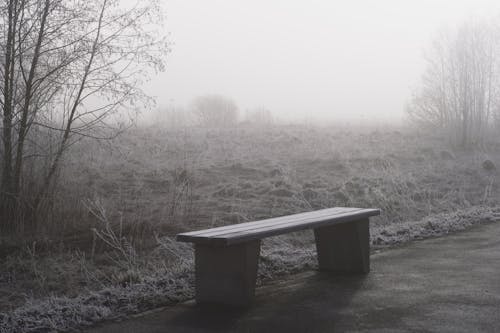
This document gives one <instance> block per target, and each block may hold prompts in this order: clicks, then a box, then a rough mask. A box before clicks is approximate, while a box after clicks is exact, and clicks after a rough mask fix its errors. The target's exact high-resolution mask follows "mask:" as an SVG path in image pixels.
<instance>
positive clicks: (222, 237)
mask: <svg viewBox="0 0 500 333" xmlns="http://www.w3.org/2000/svg"><path fill="white" fill-rule="evenodd" d="M328 210H330V212H331V213H330V214H328V213H327V212H326V211H328ZM317 212H325V214H312V213H316V212H312V213H309V214H308V213H302V214H296V215H301V216H300V218H298V219H297V218H296V219H291V220H290V219H288V220H287V219H283V218H277V219H268V220H267V223H264V224H258V222H247V223H245V224H246V226H245V228H243V229H241V228H240V229H238V228H224V229H219V230H220V232H215V231H214V232H207V231H210V230H211V229H206V230H202V231H203V233H202V234H201V235H196V234H193V233H185V234H179V235H177V240H179V241H184V242H193V243H197V244H210V245H213V246H228V245H232V244H238V243H242V242H247V241H251V240H257V239H262V238H265V237H271V236H276V235H280V234H283V233H288V232H294V231H299V230H304V229H312V228H318V227H322V226H327V225H334V224H338V223H345V222H349V221H354V220H359V219H362V218H367V217H370V216H375V215H379V214H380V211H379V210H378V209H361V208H349V209H347V210H341V211H340V212H339V211H338V210H336V211H335V210H332V209H327V210H321V211H317ZM292 216H293V215H292ZM273 220H274V221H273ZM237 226H238V225H235V227H237ZM228 227H230V226H228ZM214 229H218V228H214ZM207 234H208V235H209V236H207Z"/></svg>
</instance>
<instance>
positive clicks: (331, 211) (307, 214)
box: [180, 207, 360, 236]
mask: <svg viewBox="0 0 500 333" xmlns="http://www.w3.org/2000/svg"><path fill="white" fill-rule="evenodd" d="M359 209H360V208H348V207H335V208H327V209H321V210H317V211H312V212H304V213H298V214H293V215H285V216H279V217H273V218H269V219H264V220H259V221H251V222H243V223H238V224H232V225H226V226H222V227H215V228H209V229H203V230H196V231H190V232H185V233H182V234H180V235H182V236H209V234H211V233H216V232H223V231H226V230H232V229H234V228H245V227H249V228H251V227H253V226H257V225H266V224H272V223H277V222H282V221H295V220H300V219H304V218H309V217H313V216H318V217H319V216H323V215H329V214H335V213H336V212H344V211H355V210H359Z"/></svg>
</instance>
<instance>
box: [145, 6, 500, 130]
mask: <svg viewBox="0 0 500 333" xmlns="http://www.w3.org/2000/svg"><path fill="white" fill-rule="evenodd" d="M163 10H164V11H165V15H166V22H165V26H164V29H166V30H167V31H168V32H169V33H170V40H171V42H172V43H173V44H172V51H171V53H170V54H169V55H168V57H167V69H166V71H165V72H163V73H159V75H157V76H153V79H152V80H151V82H149V83H148V84H147V86H146V91H147V92H148V93H150V94H151V95H153V96H155V97H156V99H157V102H158V107H159V108H160V109H162V108H166V107H171V106H184V107H188V106H189V103H190V102H191V100H192V99H193V98H194V97H196V96H199V95H205V94H220V95H224V96H227V97H230V98H232V99H233V100H234V101H235V102H236V104H237V105H238V106H239V109H240V112H242V113H244V111H245V110H247V109H252V108H256V107H265V108H267V109H268V110H270V111H271V112H272V114H273V115H274V116H275V117H276V118H278V119H287V120H294V121H314V120H317V119H322V120H327V119H328V120H355V121H363V122H364V121H367V122H373V121H375V122H381V123H385V122H387V121H391V122H401V121H402V120H403V119H405V117H406V115H405V112H404V107H405V104H406V103H407V102H408V99H409V97H410V95H411V93H412V91H413V90H414V89H415V88H416V87H417V86H418V84H419V79H420V78H421V76H422V73H423V71H424V66H425V50H426V48H428V46H429V45H430V43H431V41H432V39H433V38H434V37H435V36H436V35H437V34H438V33H439V31H441V30H445V29H453V28H456V26H457V25H459V23H460V22H463V20H466V19H467V20H470V19H472V20H482V19H484V18H485V17H487V18H488V19H491V18H492V14H493V13H497V12H500V3H499V2H497V1H489V0H479V1H478V0H460V1H453V0H436V1H434V0H433V1H430V0H428V1H396V0H393V1H392V0H381V1H360V0H355V1H309V2H307V6H305V5H304V2H302V1H263V0H256V1H251V2H241V1H229V0H217V1H209V2H207V1H180V0H179V1H177V0H169V1H165V2H164V6H163ZM494 17H495V16H494ZM494 17H493V18H494ZM154 116H155V113H152V114H143V115H142V117H143V119H146V120H151V117H154Z"/></svg>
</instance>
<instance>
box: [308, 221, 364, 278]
mask: <svg viewBox="0 0 500 333" xmlns="http://www.w3.org/2000/svg"><path fill="white" fill-rule="evenodd" d="M314 237H315V239H316V249H317V252H318V263H319V269H320V270H322V271H332V272H339V273H368V272H369V271H370V229H369V224H368V219H363V220H359V221H356V222H348V223H339V224H336V225H332V226H326V227H320V228H316V229H314Z"/></svg>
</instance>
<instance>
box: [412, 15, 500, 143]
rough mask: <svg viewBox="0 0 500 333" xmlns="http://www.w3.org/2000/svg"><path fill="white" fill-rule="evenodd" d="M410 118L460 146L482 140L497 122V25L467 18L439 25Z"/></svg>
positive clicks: (499, 77) (499, 112) (499, 89)
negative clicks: (447, 27) (453, 25)
mask: <svg viewBox="0 0 500 333" xmlns="http://www.w3.org/2000/svg"><path fill="white" fill-rule="evenodd" d="M425 60H426V69H425V73H424V75H423V77H422V81H421V84H420V87H419V89H418V90H417V91H416V92H415V93H414V95H413V97H412V100H411V101H410V103H409V104H408V108H407V111H408V114H409V115H410V117H411V119H412V120H413V121H415V122H417V123H418V124H420V125H423V126H425V127H427V128H432V129H433V130H435V131H438V132H441V133H445V134H446V135H447V136H448V138H449V139H450V141H451V142H452V143H453V144H454V145H456V146H460V147H463V148H467V147H468V148H470V147H473V146H481V145H484V144H485V142H486V140H487V139H488V138H489V137H490V136H491V135H492V134H494V133H495V132H498V129H499V124H500V27H499V25H498V24H492V23H489V22H475V21H468V22H465V23H462V24H461V25H460V26H459V27H458V28H456V29H452V30H448V31H443V32H441V34H439V35H438V37H437V38H435V39H434V41H433V42H432V44H431V47H430V48H429V50H428V53H427V55H426V59H425Z"/></svg>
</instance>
